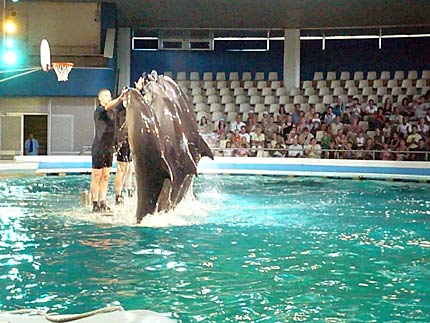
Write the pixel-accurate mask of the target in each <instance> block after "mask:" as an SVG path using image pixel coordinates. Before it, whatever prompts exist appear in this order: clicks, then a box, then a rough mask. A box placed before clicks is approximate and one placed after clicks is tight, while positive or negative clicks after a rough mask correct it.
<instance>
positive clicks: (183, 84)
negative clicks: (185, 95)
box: [178, 81, 188, 88]
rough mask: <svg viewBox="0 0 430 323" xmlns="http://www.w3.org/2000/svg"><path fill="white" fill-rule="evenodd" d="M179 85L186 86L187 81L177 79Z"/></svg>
mask: <svg viewBox="0 0 430 323" xmlns="http://www.w3.org/2000/svg"><path fill="white" fill-rule="evenodd" d="M178 85H179V87H182V88H188V81H178Z"/></svg>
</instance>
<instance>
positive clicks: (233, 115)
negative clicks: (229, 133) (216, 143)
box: [227, 111, 237, 122]
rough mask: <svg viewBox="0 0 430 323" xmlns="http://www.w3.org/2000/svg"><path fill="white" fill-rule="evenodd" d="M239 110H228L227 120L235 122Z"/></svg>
mask: <svg viewBox="0 0 430 323" xmlns="http://www.w3.org/2000/svg"><path fill="white" fill-rule="evenodd" d="M236 117H237V112H236V111H229V112H227V122H233V121H235V120H236Z"/></svg>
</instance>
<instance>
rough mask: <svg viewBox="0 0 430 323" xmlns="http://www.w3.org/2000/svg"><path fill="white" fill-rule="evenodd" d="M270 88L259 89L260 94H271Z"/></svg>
mask: <svg viewBox="0 0 430 323" xmlns="http://www.w3.org/2000/svg"><path fill="white" fill-rule="evenodd" d="M272 94H273V93H272V89H271V88H270V87H265V88H263V89H262V90H261V95H262V96H268V95H272Z"/></svg>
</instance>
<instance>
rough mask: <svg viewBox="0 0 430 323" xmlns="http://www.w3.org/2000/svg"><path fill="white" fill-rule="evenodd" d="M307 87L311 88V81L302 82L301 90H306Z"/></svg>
mask: <svg viewBox="0 0 430 323" xmlns="http://www.w3.org/2000/svg"><path fill="white" fill-rule="evenodd" d="M308 87H313V85H312V81H303V85H302V88H304V89H307V88H308Z"/></svg>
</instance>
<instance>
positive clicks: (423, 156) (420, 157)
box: [415, 139, 429, 161]
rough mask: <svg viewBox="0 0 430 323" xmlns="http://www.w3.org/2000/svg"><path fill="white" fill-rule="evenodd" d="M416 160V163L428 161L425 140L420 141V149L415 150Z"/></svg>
mask: <svg viewBox="0 0 430 323" xmlns="http://www.w3.org/2000/svg"><path fill="white" fill-rule="evenodd" d="M415 151H416V152H415V160H416V161H428V160H429V159H428V151H427V149H426V145H425V142H424V140H423V139H421V140H420V141H418V147H417V148H416V149H415Z"/></svg>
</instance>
